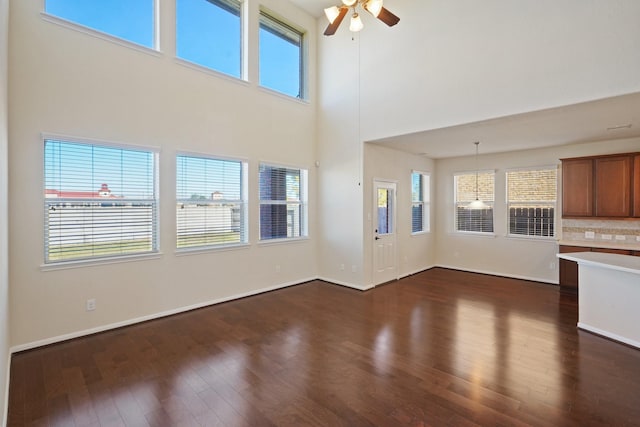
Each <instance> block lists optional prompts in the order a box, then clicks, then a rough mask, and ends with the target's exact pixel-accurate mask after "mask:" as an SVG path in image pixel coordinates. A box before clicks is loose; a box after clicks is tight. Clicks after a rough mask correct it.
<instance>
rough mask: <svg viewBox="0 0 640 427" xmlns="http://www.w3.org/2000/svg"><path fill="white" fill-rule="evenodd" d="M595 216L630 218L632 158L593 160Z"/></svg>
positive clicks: (618, 157) (617, 157) (620, 157)
mask: <svg viewBox="0 0 640 427" xmlns="http://www.w3.org/2000/svg"><path fill="white" fill-rule="evenodd" d="M594 166H595V173H596V178H595V187H596V188H595V201H596V216H604V217H629V216H631V197H632V193H631V182H632V180H631V179H632V175H631V173H632V171H633V157H632V156H615V157H602V158H597V159H594Z"/></svg>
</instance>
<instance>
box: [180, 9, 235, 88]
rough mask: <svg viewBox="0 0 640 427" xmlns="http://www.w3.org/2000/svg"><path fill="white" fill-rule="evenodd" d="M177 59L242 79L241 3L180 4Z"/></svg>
mask: <svg viewBox="0 0 640 427" xmlns="http://www.w3.org/2000/svg"><path fill="white" fill-rule="evenodd" d="M176 55H177V56H178V57H179V58H182V59H185V60H187V61H190V62H193V63H195V64H198V65H201V66H203V67H207V68H211V69H213V70H216V71H220V72H222V73H225V74H229V75H231V76H233V77H237V78H240V77H241V74H242V71H241V67H242V59H241V58H242V16H241V7H240V2H239V1H238V0H177V1H176Z"/></svg>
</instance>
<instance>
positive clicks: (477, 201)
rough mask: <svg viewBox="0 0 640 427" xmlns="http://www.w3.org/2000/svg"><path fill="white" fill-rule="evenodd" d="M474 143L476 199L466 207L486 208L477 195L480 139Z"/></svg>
mask: <svg viewBox="0 0 640 427" xmlns="http://www.w3.org/2000/svg"><path fill="white" fill-rule="evenodd" d="M474 144H475V145H476V199H475V200H474V201H473V202H471V203H469V204H468V205H467V209H488V208H489V206H488V205H487V204H486V203H484V202H483V201H482V200H480V198H479V197H478V145H480V141H476V142H474Z"/></svg>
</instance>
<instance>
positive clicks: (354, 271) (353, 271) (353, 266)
mask: <svg viewBox="0 0 640 427" xmlns="http://www.w3.org/2000/svg"><path fill="white" fill-rule="evenodd" d="M357 271H358V266H357V265H355V264H353V265H352V266H351V272H352V273H356V272H357Z"/></svg>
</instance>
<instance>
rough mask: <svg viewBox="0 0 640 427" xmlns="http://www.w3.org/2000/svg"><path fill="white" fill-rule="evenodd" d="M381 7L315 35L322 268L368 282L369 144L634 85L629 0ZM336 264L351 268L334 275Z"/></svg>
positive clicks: (469, 0) (630, 89) (633, 13)
mask: <svg viewBox="0 0 640 427" xmlns="http://www.w3.org/2000/svg"><path fill="white" fill-rule="evenodd" d="M386 6H387V7H389V8H390V9H391V10H392V11H393V12H394V13H396V14H397V15H398V16H400V17H401V21H400V23H399V24H398V25H396V26H394V27H392V28H388V27H386V26H385V25H384V24H382V23H380V22H378V21H376V20H374V19H373V18H372V17H371V16H369V15H368V14H363V20H364V24H365V28H364V30H363V31H362V32H360V33H357V34H355V35H353V36H352V34H351V33H350V32H349V31H348V30H347V26H346V25H344V24H343V26H342V27H341V28H340V29H338V32H337V33H336V35H334V36H332V37H324V36H322V35H319V37H320V39H319V57H318V64H319V72H318V75H319V89H320V93H319V102H320V105H319V110H318V113H319V116H318V145H317V147H318V148H317V150H318V158H319V160H320V162H321V166H320V168H319V181H318V185H319V189H318V190H319V199H318V200H319V212H318V217H319V219H320V223H319V227H320V235H321V240H320V242H319V271H320V275H321V276H322V277H326V278H329V279H331V280H334V281H342V282H344V283H349V284H353V285H355V286H356V287H365V286H366V285H367V283H368V280H369V278H368V276H367V274H369V271H363V270H368V269H369V267H367V266H365V264H366V262H367V259H368V258H369V256H368V255H367V251H368V243H367V239H368V237H367V235H368V234H369V229H368V224H367V223H366V215H365V211H363V207H364V206H366V205H367V203H369V197H370V196H369V193H368V190H366V188H363V185H364V184H366V182H364V183H363V179H364V177H363V170H365V169H366V170H368V171H369V170H370V171H371V172H370V174H371V175H372V176H375V175H377V171H376V170H375V169H374V165H373V164H369V163H368V162H369V158H368V157H366V156H364V155H363V152H364V148H363V144H364V142H366V141H372V140H376V139H379V138H383V137H390V136H396V135H402V134H406V133H412V132H416V131H424V130H429V129H436V128H440V127H444V126H451V125H456V124H462V123H468V122H474V121H478V120H483V119H489V118H496V117H501V116H507V115H511V114H516V113H523V112H529V111H536V110H541V109H546V108H552V107H558V106H563V105H569V104H573V103H577V102H583V101H589V100H595V99H601V98H607V97H611V96H615V95H621V94H625V93H634V92H638V91H639V90H640V80H639V79H638V78H637V76H638V75H640V56H639V55H637V52H638V51H639V49H640V27H639V26H638V25H637V22H636V17H637V16H640V2H637V1H635V0H619V1H616V2H605V1H600V0H566V1H563V2H561V3H560V4H559V3H558V2H556V1H553V0H543V1H536V2H527V4H523V3H522V2H507V1H504V0H490V1H483V2H478V1H475V0H462V1H455V2H451V1H442V0H426V1H412V0H394V1H393V7H392V6H391V4H389V5H386ZM319 22H320V25H319V27H320V28H318V33H319V34H320V33H321V31H322V29H323V28H324V26H325V24H326V21H325V20H324V19H323V18H320V19H319ZM461 143H464V144H468V143H469V141H461ZM543 160H545V161H550V160H551V159H543ZM371 161H373V159H372V160H371ZM445 164H446V162H445ZM459 166H464V165H463V164H461V165H459ZM437 167H438V168H439V164H438V166H437ZM442 173H446V172H442ZM438 176H441V172H438ZM365 181H366V180H365ZM441 200H442V199H441ZM483 242H484V240H483V239H480V240H477V246H480V245H482V244H483ZM443 244H444V245H445V247H444V250H450V248H447V247H446V245H447V244H449V242H448V241H445V242H444V243H443ZM436 245H437V247H438V252H440V241H436ZM536 246H540V247H539V248H538V249H537V250H539V251H540V252H541V253H544V254H546V253H547V252H548V247H547V246H549V245H548V244H537V245H536ZM505 250H506V249H505ZM444 261H447V262H451V261H450V260H449V259H448V258H444V259H443V260H442V262H444ZM546 261H547V260H546V258H545V259H543V261H541V263H545V268H547V269H548V265H547V264H546ZM343 263H344V264H346V265H350V264H352V265H353V266H355V267H356V271H357V272H356V273H352V272H351V270H349V269H348V268H347V269H346V271H340V270H339V269H338V266H339V265H341V264H343ZM474 267H478V268H480V267H482V263H479V264H478V265H477V266H474ZM510 271H511V267H510V266H505V273H508V272H510ZM518 271H520V272H521V273H522V274H523V275H525V274H526V273H527V272H526V271H521V269H518ZM548 273H549V274H546V275H544V277H546V278H551V277H552V275H553V272H551V271H549V272H548Z"/></svg>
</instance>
